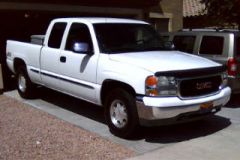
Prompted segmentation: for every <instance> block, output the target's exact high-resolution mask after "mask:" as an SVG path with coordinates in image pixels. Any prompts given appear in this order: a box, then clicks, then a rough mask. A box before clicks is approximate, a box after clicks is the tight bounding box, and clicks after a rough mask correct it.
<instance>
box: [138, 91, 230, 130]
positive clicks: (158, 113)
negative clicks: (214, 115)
mask: <svg viewBox="0 0 240 160" xmlns="http://www.w3.org/2000/svg"><path fill="white" fill-rule="evenodd" d="M230 95H231V89H230V88H229V87H226V88H224V89H222V90H221V91H220V92H219V93H218V94H215V95H211V96H207V97H201V98H194V99H187V100H185V99H184V100H183V99H180V98H179V97H145V96H143V97H137V111H138V116H139V120H140V124H142V125H149V126H151V125H152V124H146V123H145V122H146V121H154V120H161V119H170V118H175V117H177V116H179V115H181V114H184V113H191V112H197V111H200V105H201V104H204V103H207V102H212V103H213V110H214V109H215V110H217V111H218V108H220V107H221V106H224V105H225V104H226V103H227V102H228V101H229V100H230ZM213 112H215V111H213ZM143 122H144V123H143ZM149 123H151V122H149Z"/></svg>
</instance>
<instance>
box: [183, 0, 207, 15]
mask: <svg viewBox="0 0 240 160" xmlns="http://www.w3.org/2000/svg"><path fill="white" fill-rule="evenodd" d="M204 9H205V5H204V4H202V3H200V0H183V17H191V16H200V15H204V14H206V12H204Z"/></svg>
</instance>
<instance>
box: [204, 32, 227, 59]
mask: <svg viewBox="0 0 240 160" xmlns="http://www.w3.org/2000/svg"><path fill="white" fill-rule="evenodd" d="M223 44H224V38H223V37H217V36H204V37H203V39H202V43H201V47H200V54H210V55H221V54H222V52H223Z"/></svg>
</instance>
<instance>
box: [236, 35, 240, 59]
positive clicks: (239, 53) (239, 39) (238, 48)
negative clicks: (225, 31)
mask: <svg viewBox="0 0 240 160" xmlns="http://www.w3.org/2000/svg"><path fill="white" fill-rule="evenodd" d="M236 54H237V56H240V37H237V39H236Z"/></svg>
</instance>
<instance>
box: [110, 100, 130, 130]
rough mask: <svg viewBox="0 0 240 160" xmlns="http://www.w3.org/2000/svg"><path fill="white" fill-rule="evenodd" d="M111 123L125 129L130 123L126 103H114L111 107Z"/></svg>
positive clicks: (116, 101)
mask: <svg viewBox="0 0 240 160" xmlns="http://www.w3.org/2000/svg"><path fill="white" fill-rule="evenodd" d="M110 116H111V121H112V124H113V125H114V126H116V127H117V128H123V127H125V126H126V124H127V122H128V116H127V111H126V107H125V105H124V103H123V102H122V101H120V100H115V101H113V102H112V104H111V107H110Z"/></svg>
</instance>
